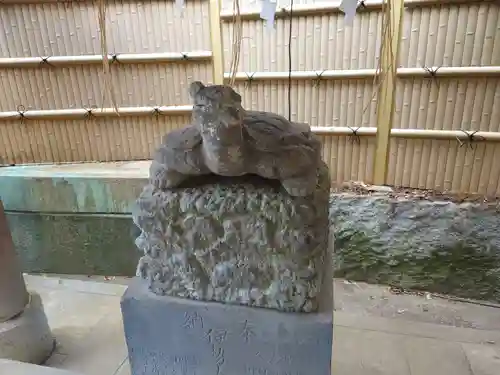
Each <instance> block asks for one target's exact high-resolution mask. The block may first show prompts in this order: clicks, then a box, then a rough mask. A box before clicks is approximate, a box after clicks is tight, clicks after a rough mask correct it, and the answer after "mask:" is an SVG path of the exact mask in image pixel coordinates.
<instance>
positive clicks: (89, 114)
mask: <svg viewBox="0 0 500 375" xmlns="http://www.w3.org/2000/svg"><path fill="white" fill-rule="evenodd" d="M83 109H85V111H87V113H85V118H88V119H89V118H92V117H94V116H95V115H94V109H97V106H95V105H93V106H90V107H84V108H83Z"/></svg>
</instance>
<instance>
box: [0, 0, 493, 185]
mask: <svg viewBox="0 0 500 375" xmlns="http://www.w3.org/2000/svg"><path fill="white" fill-rule="evenodd" d="M389 3H390V4H391V6H390V8H387V5H386V4H387V3H386V2H385V1H382V0H366V1H363V2H360V5H359V7H358V14H357V15H356V18H355V19H354V23H353V25H352V26H346V25H344V19H343V14H342V13H341V12H340V10H339V6H338V4H337V3H333V2H322V3H319V2H313V1H311V0H296V1H295V2H294V6H293V13H291V12H290V3H289V2H286V1H278V8H277V13H276V20H275V30H274V31H273V32H268V31H267V30H266V28H265V27H264V25H263V21H262V20H260V18H259V9H258V3H257V2H251V1H241V13H240V17H239V19H240V21H238V22H240V23H239V24H238V25H241V34H242V39H241V51H239V53H240V56H239V61H238V64H237V66H236V72H235V74H234V86H235V89H236V90H237V91H239V92H240V93H241V94H242V96H243V99H244V104H245V106H246V107H247V108H252V109H260V110H268V111H273V112H277V113H281V114H283V115H285V116H287V114H288V112H289V109H290V112H291V117H292V120H297V121H301V122H308V123H309V124H310V125H311V126H312V128H313V130H314V131H315V132H316V133H317V134H318V135H319V136H320V137H321V139H322V140H323V145H324V147H323V157H324V159H325V161H326V162H327V163H328V164H329V165H330V168H331V174H332V180H333V182H335V183H340V182H343V181H348V180H363V181H366V182H371V183H377V184H390V185H396V186H405V187H413V188H428V189H436V190H442V191H453V192H463V193H481V194H487V195H500V164H499V163H498V160H500V142H499V141H500V6H499V4H498V3H497V2H494V1H487V0H483V1H457V0H455V1H452V0H448V1H429V0H406V1H404V2H403V0H391V1H390V2H389ZM105 6H106V13H105V20H104V22H105V34H106V40H107V54H106V58H103V53H102V49H101V38H102V21H103V20H102V19H101V23H100V22H99V21H100V18H99V9H100V8H99V3H98V2H96V3H93V2H92V1H90V0H88V1H87V0H82V1H67V2H60V1H59V2H57V1H55V0H23V1H17V0H4V1H2V4H0V21H1V23H2V26H3V30H0V82H1V84H2V88H3V90H1V92H0V164H1V163H4V164H12V163H16V164H21V163H40V162H55V163H59V162H82V161H117V160H138V159H148V158H149V157H150V155H151V152H152V150H153V149H154V148H155V147H156V145H157V144H158V142H159V140H160V138H161V136H162V135H163V134H164V133H165V132H168V131H169V130H171V129H175V128H178V127H181V126H184V125H185V124H186V123H188V122H189V116H190V109H191V107H190V105H189V98H188V95H187V87H188V85H189V83H190V82H191V81H193V80H195V79H196V80H202V81H205V82H215V83H222V82H224V80H226V81H228V80H229V79H230V78H231V77H232V74H231V71H232V68H231V60H232V59H231V56H233V54H234V51H233V46H234V40H232V38H233V35H235V34H234V33H233V31H234V27H235V22H236V21H235V16H234V5H233V1H232V0H223V1H222V2H219V0H187V2H186V4H185V7H184V8H183V9H182V10H180V9H178V7H176V5H175V4H174V2H170V1H167V2H165V1H159V0H151V1H150V2H131V1H130V2H129V1H127V2H124V1H113V0H111V1H106V2H105ZM383 15H385V16H384V17H385V18H384V17H383ZM290 23H292V24H291V30H292V49H291V56H292V59H291V68H292V69H291V73H290V72H289V71H288V70H289V66H288V64H289V61H288V51H289V50H288V37H289V35H288V33H289V30H290ZM388 23H389V24H390V25H389V26H387V24H388ZM100 26H101V27H100ZM384 30H385V31H384ZM387 30H389V31H390V32H388V31H387ZM103 62H107V64H108V65H109V75H110V77H111V86H112V88H113V91H114V96H115V103H113V101H112V100H111V99H110V98H106V97H103V92H104V91H105V90H107V89H109V86H110V84H108V83H107V82H108V81H107V80H106V79H105V77H106V75H105V74H104V73H103V69H102V64H103ZM289 78H291V95H290V99H289V98H288V84H289V83H288V80H289ZM382 78H383V79H382ZM115 104H116V107H115Z"/></svg>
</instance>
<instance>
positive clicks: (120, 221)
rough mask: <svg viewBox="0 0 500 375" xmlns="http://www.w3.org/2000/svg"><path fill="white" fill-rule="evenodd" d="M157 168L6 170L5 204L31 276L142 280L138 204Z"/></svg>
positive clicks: (1, 191) (1, 183)
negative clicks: (134, 210)
mask: <svg viewBox="0 0 500 375" xmlns="http://www.w3.org/2000/svg"><path fill="white" fill-rule="evenodd" d="M148 168H149V162H147V161H144V162H127V163H101V164H99V163H95V164H67V165H38V166H16V167H8V168H0V198H1V199H2V201H3V204H4V206H5V211H6V213H7V219H8V221H9V226H10V228H11V231H12V237H13V239H14V243H15V245H16V249H17V251H18V253H19V254H20V257H21V260H22V265H23V269H24V271H25V272H46V273H69V274H89V275H91V274H97V275H124V276H131V275H134V274H135V267H136V265H137V261H138V259H139V256H140V253H139V252H138V251H137V250H136V248H135V245H134V242H133V241H134V239H135V237H137V235H138V232H137V229H136V227H135V226H134V224H133V223H132V219H131V216H130V205H131V204H132V203H133V202H134V200H135V199H136V197H137V196H138V195H139V193H140V191H141V189H142V187H143V185H144V184H145V181H146V178H147V175H148Z"/></svg>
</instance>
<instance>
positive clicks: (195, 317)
mask: <svg viewBox="0 0 500 375" xmlns="http://www.w3.org/2000/svg"><path fill="white" fill-rule="evenodd" d="M198 324H199V325H200V327H201V328H203V318H202V317H201V315H200V314H198V313H197V312H196V311H194V312H185V313H184V323H183V324H182V326H183V327H184V328H188V329H193V328H195V327H196V325H198Z"/></svg>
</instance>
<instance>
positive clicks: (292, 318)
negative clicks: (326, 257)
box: [122, 278, 332, 375]
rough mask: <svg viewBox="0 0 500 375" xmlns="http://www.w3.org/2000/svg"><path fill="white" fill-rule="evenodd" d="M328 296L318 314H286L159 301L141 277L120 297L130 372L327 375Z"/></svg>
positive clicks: (144, 374) (166, 299)
mask: <svg viewBox="0 0 500 375" xmlns="http://www.w3.org/2000/svg"><path fill="white" fill-rule="evenodd" d="M325 289H328V288H325ZM330 290H331V289H330ZM328 294H329V297H328V298H327V296H326V295H325V301H324V302H325V303H324V304H322V306H321V307H322V308H321V309H320V311H319V312H317V313H284V312H280V311H277V310H273V309H266V308H255V307H246V306H238V305H228V304H222V303H217V302H202V301H193V300H189V299H185V298H177V297H167V296H158V295H155V294H154V293H151V292H150V291H149V290H148V287H147V284H146V283H145V282H144V281H143V280H141V279H139V278H136V279H135V280H134V281H133V282H132V284H131V285H130V286H129V288H128V289H127V291H126V293H125V294H124V296H123V299H122V314H123V323H124V327H125V336H126V340H127V345H128V350H129V360H130V365H131V369H132V375H151V374H155V375H178V374H182V375H195V374H196V375H330V361H331V350H332V309H331V303H330V302H331V292H330V293H328Z"/></svg>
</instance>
